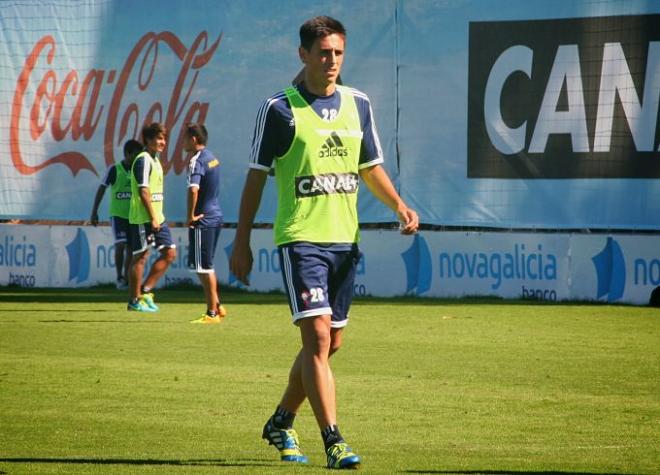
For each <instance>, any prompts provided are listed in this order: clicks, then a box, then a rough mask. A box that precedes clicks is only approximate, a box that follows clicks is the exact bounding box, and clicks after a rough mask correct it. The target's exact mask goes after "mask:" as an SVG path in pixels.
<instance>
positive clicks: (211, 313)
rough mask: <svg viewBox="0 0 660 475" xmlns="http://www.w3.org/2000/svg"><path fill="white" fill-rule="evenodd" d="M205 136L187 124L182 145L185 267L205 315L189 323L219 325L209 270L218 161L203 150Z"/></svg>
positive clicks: (218, 220)
mask: <svg viewBox="0 0 660 475" xmlns="http://www.w3.org/2000/svg"><path fill="white" fill-rule="evenodd" d="M207 141H208V133H207V131H206V127H204V125H201V124H188V125H187V126H186V128H185V130H184V139H183V146H184V148H185V150H186V152H189V153H192V154H193V155H192V156H191V157H190V161H189V163H188V218H187V221H188V228H189V229H188V268H189V269H190V270H191V271H192V272H196V273H197V276H198V277H199V281H200V282H201V284H202V287H203V289H204V297H205V298H206V313H204V314H203V315H202V316H201V317H199V318H197V319H195V320H192V321H191V323H220V322H221V318H223V317H225V316H226V315H227V312H226V310H225V308H224V307H223V306H222V305H220V298H219V296H218V281H217V278H216V276H215V270H214V269H213V258H214V256H215V248H216V247H217V244H218V237H220V229H221V227H222V209H221V208H220V201H219V199H218V194H219V192H220V161H219V160H218V159H217V158H216V157H215V156H214V155H213V153H211V151H210V150H209V149H207V148H206V142H207Z"/></svg>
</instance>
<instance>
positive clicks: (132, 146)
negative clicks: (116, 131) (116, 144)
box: [124, 139, 144, 158]
mask: <svg viewBox="0 0 660 475" xmlns="http://www.w3.org/2000/svg"><path fill="white" fill-rule="evenodd" d="M142 150H144V147H143V146H142V144H141V143H140V142H138V141H137V140H133V139H131V140H127V141H126V143H125V144H124V157H125V158H128V157H132V156H133V155H137V154H138V153H140V152H141V151H142Z"/></svg>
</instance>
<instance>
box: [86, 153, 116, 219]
mask: <svg viewBox="0 0 660 475" xmlns="http://www.w3.org/2000/svg"><path fill="white" fill-rule="evenodd" d="M116 179H117V171H116V167H114V166H112V167H109V168H108V169H107V170H106V172H105V176H104V177H103V180H102V181H101V184H100V185H99V187H98V189H97V190H96V196H94V204H93V205H92V214H91V215H90V217H89V222H90V223H91V224H92V226H96V225H97V224H99V205H100V204H101V200H103V195H104V194H105V189H106V188H107V187H109V186H112V185H113V184H114V182H115V180H116Z"/></svg>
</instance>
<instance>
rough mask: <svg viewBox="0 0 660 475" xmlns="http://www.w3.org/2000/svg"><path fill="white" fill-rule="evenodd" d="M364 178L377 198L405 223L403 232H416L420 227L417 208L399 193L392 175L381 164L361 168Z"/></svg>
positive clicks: (361, 174)
mask: <svg viewBox="0 0 660 475" xmlns="http://www.w3.org/2000/svg"><path fill="white" fill-rule="evenodd" d="M360 176H361V177H362V180H363V181H364V183H365V184H366V185H367V188H369V191H371V192H372V193H373V194H374V196H376V198H378V199H379V200H380V201H382V202H383V203H384V204H385V206H387V207H388V208H390V209H391V210H392V211H394V212H395V213H396V216H397V218H398V219H399V222H400V223H401V224H402V225H403V227H402V229H401V234H414V233H416V232H417V228H419V217H418V216H417V213H416V212H415V210H413V209H411V208H408V206H407V205H406V203H404V201H403V200H402V199H401V197H400V196H399V193H397V191H396V189H395V188H394V185H393V184H392V181H391V180H390V177H389V176H387V173H386V172H385V169H384V168H383V167H382V166H380V165H374V166H373V167H368V168H363V169H361V170H360Z"/></svg>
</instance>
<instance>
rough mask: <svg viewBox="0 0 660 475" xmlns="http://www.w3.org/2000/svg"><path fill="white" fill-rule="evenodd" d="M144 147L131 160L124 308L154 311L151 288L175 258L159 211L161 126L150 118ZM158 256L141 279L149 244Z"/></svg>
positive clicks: (164, 141) (163, 136)
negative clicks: (129, 258) (129, 251)
mask: <svg viewBox="0 0 660 475" xmlns="http://www.w3.org/2000/svg"><path fill="white" fill-rule="evenodd" d="M142 142H143V143H144V146H145V151H144V152H142V153H140V154H139V155H138V156H137V157H136V158H135V161H134V162H133V168H132V181H131V207H130V212H129V218H128V220H129V223H130V232H129V235H130V245H131V249H132V251H133V257H132V262H131V273H130V281H129V289H130V300H129V302H128V310H133V311H137V312H156V311H158V306H157V305H156V304H155V303H154V295H153V293H152V292H151V290H152V289H153V288H154V287H155V286H156V284H157V283H158V280H159V279H160V278H161V277H162V276H163V274H165V271H167V268H168V267H169V266H170V264H171V263H172V262H173V261H174V259H175V258H176V245H175V244H174V241H173V240H172V233H171V232H170V228H169V227H168V226H167V223H166V222H165V215H164V214H163V191H164V187H163V185H164V175H163V168H162V166H161V164H160V161H159V157H160V154H161V152H162V151H163V150H164V149H165V145H166V144H167V130H166V129H165V126H164V125H162V124H159V123H157V122H154V123H152V124H150V125H146V126H145V127H144V128H143V129H142ZM152 246H153V247H155V248H156V249H157V250H158V252H159V253H160V256H159V257H158V259H156V260H155V261H154V263H153V264H152V266H151V269H150V270H149V274H148V275H147V278H146V279H145V280H144V283H142V277H143V275H144V267H145V265H146V263H147V257H148V254H149V248H150V247H152Z"/></svg>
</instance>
